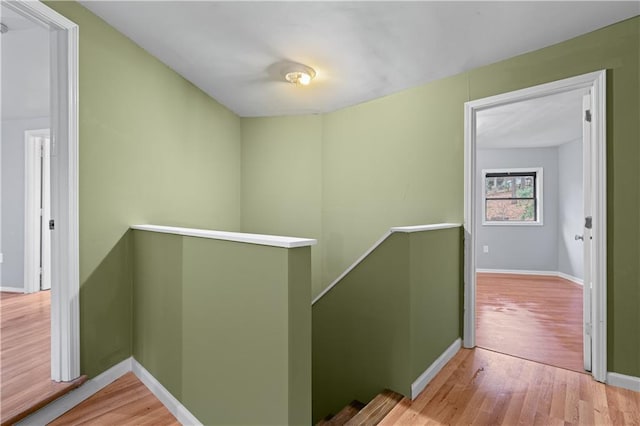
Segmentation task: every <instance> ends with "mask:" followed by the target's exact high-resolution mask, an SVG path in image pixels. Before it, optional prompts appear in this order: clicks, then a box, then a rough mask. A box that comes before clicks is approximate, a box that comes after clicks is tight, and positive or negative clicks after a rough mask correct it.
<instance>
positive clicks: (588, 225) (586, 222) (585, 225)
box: [584, 216, 593, 229]
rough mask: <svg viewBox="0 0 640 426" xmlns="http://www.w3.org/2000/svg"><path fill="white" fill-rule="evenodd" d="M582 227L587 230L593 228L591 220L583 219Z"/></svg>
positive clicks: (590, 218)
mask: <svg viewBox="0 0 640 426" xmlns="http://www.w3.org/2000/svg"><path fill="white" fill-rule="evenodd" d="M584 227H585V228H587V229H591V228H593V218H592V217H591V216H587V217H585V218H584Z"/></svg>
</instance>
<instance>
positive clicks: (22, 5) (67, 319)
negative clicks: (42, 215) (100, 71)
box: [2, 0, 80, 381]
mask: <svg viewBox="0 0 640 426" xmlns="http://www.w3.org/2000/svg"><path fill="white" fill-rule="evenodd" d="M2 4H3V6H6V7H9V8H10V9H12V10H14V11H15V12H17V13H19V14H21V15H23V16H25V17H27V18H28V19H30V20H32V21H34V22H36V23H38V24H39V25H41V26H42V27H44V28H46V29H48V30H49V31H50V39H51V217H52V218H53V220H55V230H54V231H53V232H52V233H51V378H52V379H53V380H55V381H70V380H73V379H75V378H77V377H79V376H80V313H79V312H80V310H79V293H80V271H79V269H80V268H79V248H78V247H79V242H78V26H77V25H76V24H75V23H73V22H71V21H70V20H68V19H67V18H65V17H64V16H62V15H60V14H59V13H57V12H55V11H54V10H53V9H51V8H49V7H48V6H46V5H45V4H43V3H41V2H39V1H28V0H15V1H10V2H2Z"/></svg>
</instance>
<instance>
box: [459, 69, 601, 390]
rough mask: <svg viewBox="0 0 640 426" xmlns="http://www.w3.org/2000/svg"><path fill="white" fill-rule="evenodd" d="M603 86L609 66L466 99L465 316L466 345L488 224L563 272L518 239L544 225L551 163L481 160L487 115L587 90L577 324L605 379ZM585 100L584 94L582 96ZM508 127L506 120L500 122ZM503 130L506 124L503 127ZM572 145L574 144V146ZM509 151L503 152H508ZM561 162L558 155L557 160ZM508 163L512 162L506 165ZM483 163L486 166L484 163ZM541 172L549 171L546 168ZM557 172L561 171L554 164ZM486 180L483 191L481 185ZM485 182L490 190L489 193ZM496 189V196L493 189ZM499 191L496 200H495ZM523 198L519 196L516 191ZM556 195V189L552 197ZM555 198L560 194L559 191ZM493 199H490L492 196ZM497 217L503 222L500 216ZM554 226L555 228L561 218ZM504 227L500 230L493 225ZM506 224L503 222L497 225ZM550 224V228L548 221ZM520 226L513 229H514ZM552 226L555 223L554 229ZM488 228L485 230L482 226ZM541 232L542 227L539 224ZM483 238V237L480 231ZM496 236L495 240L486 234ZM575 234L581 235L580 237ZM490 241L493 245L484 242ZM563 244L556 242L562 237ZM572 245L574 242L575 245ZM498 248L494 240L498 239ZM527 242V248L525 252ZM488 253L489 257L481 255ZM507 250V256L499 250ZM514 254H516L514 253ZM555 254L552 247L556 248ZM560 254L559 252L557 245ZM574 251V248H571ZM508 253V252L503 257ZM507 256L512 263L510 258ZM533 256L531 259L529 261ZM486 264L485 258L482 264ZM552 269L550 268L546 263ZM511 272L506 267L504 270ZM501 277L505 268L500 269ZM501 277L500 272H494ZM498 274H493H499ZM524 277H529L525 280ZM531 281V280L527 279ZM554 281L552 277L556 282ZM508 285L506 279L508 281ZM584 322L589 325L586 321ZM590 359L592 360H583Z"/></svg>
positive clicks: (597, 373) (470, 341) (472, 330)
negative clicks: (491, 163) (580, 306)
mask: <svg viewBox="0 0 640 426" xmlns="http://www.w3.org/2000/svg"><path fill="white" fill-rule="evenodd" d="M604 90H605V72H604V71H600V72H595V73H591V74H586V75H583V76H578V77H573V78H569V79H565V80H561V81H557V82H553V83H549V84H545V85H541V86H536V87H532V88H528V89H523V90H519V91H516V92H511V93H506V94H503V95H498V96H494V97H491V98H486V99H480V100H476V101H472V102H468V103H466V104H465V127H466V133H465V317H464V345H465V347H474V346H475V345H476V344H477V341H476V326H477V324H476V318H477V310H476V302H477V296H478V281H479V280H478V277H477V276H476V272H477V270H478V269H480V272H482V269H483V268H479V267H478V265H479V264H481V265H482V264H484V265H487V263H486V261H487V259H488V258H490V257H491V256H488V255H489V254H490V253H492V244H494V243H486V241H488V240H484V242H485V243H484V244H480V247H478V243H479V242H480V237H481V234H482V233H483V231H487V230H491V231H492V233H493V234H494V237H495V238H496V239H494V240H493V241H500V240H501V239H502V240H504V239H506V238H507V235H508V234H514V235H515V238H516V240H515V242H514V241H512V243H515V244H516V245H517V246H518V247H519V249H518V250H513V246H512V250H511V252H512V253H510V255H513V254H514V253H517V252H519V251H520V252H521V253H524V255H523V256H521V257H524V258H528V259H526V260H529V261H533V262H534V263H535V262H538V265H537V266H536V268H535V269H538V271H542V272H544V273H543V274H542V275H548V273H549V272H551V273H553V275H556V276H555V277H554V278H556V279H558V275H560V274H559V273H558V267H557V260H556V264H555V265H556V267H555V268H553V267H544V266H541V265H540V263H542V262H543V260H544V258H545V257H549V255H550V254H549V253H548V250H546V251H541V250H535V243H531V244H529V245H527V244H526V243H525V244H522V241H520V243H519V242H518V240H517V238H522V237H523V235H524V234H526V233H531V232H532V230H534V229H536V228H537V229H542V227H543V224H545V220H546V221H547V224H548V220H549V219H550V217H545V209H544V203H545V202H544V199H545V198H546V197H547V196H548V195H549V194H548V193H545V192H548V190H549V189H552V190H553V189H554V188H552V187H547V186H545V185H544V184H543V182H544V180H545V179H546V178H548V176H547V175H548V173H547V172H548V171H549V170H552V169H553V167H551V168H549V166H547V167H544V166H542V164H541V161H542V160H541V159H538V160H537V161H536V160H534V158H533V157H532V155H533V153H528V155H525V156H524V158H525V159H524V160H523V161H524V162H525V163H501V164H502V165H500V166H498V167H499V168H498V169H495V168H491V167H489V166H486V165H485V166H483V165H482V161H484V160H483V158H482V154H480V151H479V150H480V149H481V145H480V144H481V143H482V141H481V137H482V131H483V130H482V129H481V128H480V126H482V121H483V120H482V117H483V115H486V114H488V115H490V114H491V113H492V112H497V111H500V109H501V108H502V109H503V110H509V109H513V108H517V105H518V103H523V102H533V103H536V102H538V103H540V102H544V100H545V99H544V98H545V97H550V96H565V97H567V96H571V94H572V93H573V94H575V95H576V96H578V95H579V96H580V98H582V94H588V96H587V99H588V101H589V107H588V108H587V109H588V110H589V112H588V113H587V114H588V116H587V117H583V118H584V121H586V122H587V124H586V125H585V128H586V129H587V133H588V136H589V140H588V141H587V143H586V145H585V144H584V143H583V146H584V147H585V149H584V150H583V162H582V164H583V168H584V170H585V180H584V182H585V191H584V198H585V201H584V203H583V206H582V209H581V210H582V212H584V215H583V214H582V213H581V215H580V217H579V218H577V220H578V221H580V222H582V221H585V219H586V223H582V224H581V225H579V228H578V229H579V231H576V233H575V237H576V238H579V239H580V238H583V239H584V241H585V242H588V243H587V244H585V245H584V249H585V250H584V256H582V257H584V258H585V259H587V261H586V262H585V263H584V267H583V270H584V278H583V279H584V292H583V294H584V296H583V298H582V300H581V302H582V304H583V309H584V315H583V318H581V321H580V326H581V327H580V332H582V330H584V335H583V338H584V342H585V343H584V348H583V350H584V354H585V361H587V360H591V361H592V362H591V366H590V367H591V371H592V375H593V377H594V378H595V379H596V380H599V381H604V380H605V378H606V326H605V325H606V252H605V249H606V228H605V225H606V221H605V213H606V208H605V207H606V187H605V177H606V175H605V133H604V129H605V123H604V117H605V115H604V111H605V105H604V99H605V97H604ZM579 101H580V104H582V99H579ZM503 127H504V126H503ZM499 130H504V129H503V128H500V129H499ZM573 149H574V151H575V147H574V148H573ZM503 154H504V153H503ZM556 162H557V160H556ZM509 164H511V166H509ZM483 167H486V168H484V169H483ZM543 173H544V176H543ZM556 174H557V172H556ZM481 188H482V191H483V192H481V191H480V189H481ZM487 188H489V191H490V192H491V194H487ZM496 194H497V196H496ZM491 198H494V200H491ZM516 198H519V199H516ZM552 198H553V197H552ZM556 198H557V194H556ZM487 199H489V201H487ZM515 207H517V208H515ZM509 220H513V221H514V222H520V223H518V224H517V228H516V227H510V226H509V225H507V226H504V222H508V221H509ZM495 222H502V223H499V224H496V223H495ZM555 226H556V232H555V233H553V232H551V233H550V234H552V235H556V236H557V235H558V232H557V221H556V225H555ZM496 228H497V229H499V231H498V232H495V229H496ZM500 228H501V229H500ZM548 228H553V226H550V227H548ZM516 229H517V230H518V231H516V232H514V231H515V230H516ZM551 231H553V229H551ZM485 233H486V232H485ZM538 234H541V233H540V232H538ZM482 238H484V237H482ZM489 241H491V240H489ZM575 242H578V240H575ZM485 246H488V247H485ZM558 246H559V245H558ZM574 247H575V246H574ZM493 248H494V249H495V248H496V246H495V245H493ZM532 248H533V250H531V249H532ZM527 250H529V253H528V254H527ZM483 255H485V257H486V258H480V256H483ZM502 257H506V256H502ZM516 257H517V256H516ZM551 257H553V253H551ZM555 257H556V259H557V252H556V253H555ZM574 257H575V256H574ZM493 259H494V260H496V259H497V260H500V256H494V257H493ZM503 260H504V259H503ZM519 260H521V259H518V258H514V259H511V261H512V262H516V263H511V264H517V262H518V261H519ZM506 264H509V263H506ZM530 264H531V263H530ZM485 268H486V266H485ZM486 269H489V270H491V269H500V270H499V271H497V272H501V273H504V272H511V273H513V272H514V271H524V272H528V274H523V275H528V276H531V275H532V274H531V272H535V271H532V270H531V269H528V270H527V269H525V268H523V265H522V264H519V265H517V267H514V268H507V267H503V268H496V267H495V266H493V268H491V267H489V268H486ZM549 269H551V271H549ZM505 276H506V275H505ZM503 278H504V276H503ZM496 279H497V278H496ZM494 281H495V280H494ZM524 285H527V284H524ZM528 285H532V284H531V283H529V284H528ZM552 285H553V284H552ZM507 288H508V286H507ZM582 326H584V327H582ZM585 367H587V365H585Z"/></svg>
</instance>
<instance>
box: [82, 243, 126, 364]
mask: <svg viewBox="0 0 640 426" xmlns="http://www.w3.org/2000/svg"><path fill="white" fill-rule="evenodd" d="M131 238H132V237H131V232H126V233H125V234H124V235H123V236H122V237H121V238H120V239H119V240H118V241H117V242H116V243H115V244H114V246H113V247H112V248H111V250H109V252H108V253H106V254H105V256H104V258H103V259H102V261H101V262H100V264H99V265H98V266H97V267H96V268H95V269H94V270H93V272H92V273H91V274H90V275H89V276H88V277H87V278H86V279H85V280H84V282H83V283H82V286H81V287H80V363H81V365H82V372H83V374H88V375H89V376H95V375H97V374H99V373H102V372H103V371H104V370H105V369H106V368H108V367H109V366H111V365H114V364H117V363H118V362H120V361H122V360H123V359H126V358H128V357H130V356H131V350H132V348H131V339H132V329H131V323H132V318H131V316H132V306H131V283H132V273H133V271H132V265H133V262H132V261H131V254H132V253H131V250H132V248H131V245H132V241H131Z"/></svg>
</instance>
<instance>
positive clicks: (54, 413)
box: [16, 357, 202, 426]
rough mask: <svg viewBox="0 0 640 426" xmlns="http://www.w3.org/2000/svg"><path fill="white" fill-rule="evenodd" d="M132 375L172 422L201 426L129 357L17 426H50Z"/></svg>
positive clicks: (153, 378)
mask: <svg viewBox="0 0 640 426" xmlns="http://www.w3.org/2000/svg"><path fill="white" fill-rule="evenodd" d="M131 371H132V372H133V374H135V375H136V377H137V378H138V379H139V380H140V381H141V382H142V383H144V385H145V386H146V387H147V388H149V390H150V391H151V393H153V394H154V395H155V397H156V398H158V399H159V400H160V402H162V404H164V406H165V407H167V410H169V412H170V413H171V414H173V415H174V416H175V417H176V419H178V421H179V422H180V423H182V424H183V425H189V426H190V425H194V426H202V423H200V422H199V421H198V419H197V418H196V417H195V416H194V415H193V414H191V413H190V412H189V410H187V409H186V408H185V406H184V405H182V404H181V403H180V401H178V400H177V399H175V398H174V397H173V395H171V393H169V391H168V390H167V389H166V388H165V387H164V386H162V384H160V382H159V381H158V380H156V378H155V377H153V376H152V375H151V373H149V372H148V371H147V370H146V369H145V368H144V367H143V366H142V365H141V364H140V363H139V362H138V361H136V360H135V359H134V358H133V357H129V358H127V359H125V360H124V361H121V362H120V363H118V364H116V365H114V366H113V367H111V368H110V369H108V370H107V371H105V372H104V373H102V374H100V375H98V376H96V377H94V378H93V379H91V380H87V381H86V382H85V383H84V384H83V385H82V386H80V387H79V388H77V389H74V390H72V391H71V392H69V393H68V394H66V395H64V396H61V397H60V398H58V399H56V400H55V401H53V402H51V403H50V404H48V405H46V406H45V407H43V408H41V409H40V410H38V411H36V412H35V413H33V414H31V415H30V416H28V417H25V418H24V419H22V420H21V421H19V422H18V423H16V425H17V426H39V425H44V424H48V423H50V422H52V421H53V420H55V419H57V418H58V417H60V416H61V415H63V414H64V413H66V412H67V411H69V410H71V409H72V408H73V407H75V406H76V405H78V404H80V403H81V402H82V401H84V400H85V399H87V398H89V397H90V396H92V395H93V394H95V393H97V392H98V391H100V390H101V389H102V388H104V387H106V386H107V385H110V384H111V383H113V382H114V381H116V380H117V379H119V378H120V377H122V376H124V375H125V374H127V373H129V372H131Z"/></svg>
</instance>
